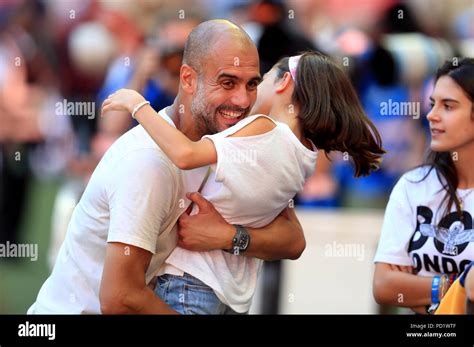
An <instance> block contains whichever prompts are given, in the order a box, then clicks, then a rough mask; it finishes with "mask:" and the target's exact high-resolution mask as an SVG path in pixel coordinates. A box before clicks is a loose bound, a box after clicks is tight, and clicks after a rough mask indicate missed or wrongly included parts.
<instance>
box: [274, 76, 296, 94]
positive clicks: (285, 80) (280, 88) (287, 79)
mask: <svg viewBox="0 0 474 347" xmlns="http://www.w3.org/2000/svg"><path fill="white" fill-rule="evenodd" d="M292 80H293V79H292V78H291V74H290V73H289V72H285V74H284V75H283V76H282V77H281V78H280V79H279V80H278V81H277V82H276V83H277V87H276V89H275V92H276V93H283V92H284V91H285V90H286V89H287V88H288V87H289V86H290V85H291V82H292Z"/></svg>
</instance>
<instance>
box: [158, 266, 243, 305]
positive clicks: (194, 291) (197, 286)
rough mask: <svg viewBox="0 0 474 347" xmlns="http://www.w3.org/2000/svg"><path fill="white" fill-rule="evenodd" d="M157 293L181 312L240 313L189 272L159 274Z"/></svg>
mask: <svg viewBox="0 0 474 347" xmlns="http://www.w3.org/2000/svg"><path fill="white" fill-rule="evenodd" d="M155 294H156V295H158V296H159V297H160V298H161V299H162V300H163V301H164V302H165V303H166V304H168V305H169V306H170V307H171V308H172V309H173V310H175V311H177V312H179V313H181V314H239V313H238V312H235V311H234V310H233V309H231V308H230V307H229V306H227V305H224V304H223V303H222V302H221V301H220V300H219V298H218V297H217V296H216V294H215V293H214V291H213V290H212V288H211V287H209V286H207V285H206V284H204V283H203V282H202V281H200V280H198V279H197V278H195V277H193V276H191V275H189V274H187V273H185V274H184V276H176V275H169V274H165V275H162V276H159V277H158V281H157V283H156V287H155Z"/></svg>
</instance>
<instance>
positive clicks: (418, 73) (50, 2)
mask: <svg viewBox="0 0 474 347" xmlns="http://www.w3.org/2000/svg"><path fill="white" fill-rule="evenodd" d="M213 18H226V19H230V20H232V21H234V22H235V23H237V24H239V25H241V26H242V27H243V28H244V29H245V30H246V31H247V32H248V34H249V35H250V36H251V38H252V39H253V40H254V42H255V43H256V45H257V47H258V50H259V55H260V63H261V73H262V74H263V73H265V72H266V71H267V70H268V69H269V68H270V67H271V66H272V65H273V64H274V63H275V62H276V61H277V60H279V58H281V57H282V56H288V55H294V54H297V53H298V52H301V51H304V50H307V49H315V50H319V51H322V52H323V53H325V54H327V55H329V56H331V57H332V58H333V59H334V60H336V61H337V62H339V63H340V64H341V66H343V67H344V68H345V69H346V71H347V72H348V74H349V75H350V76H351V79H352V81H353V83H354V85H355V87H356V89H357V92H358V94H359V97H360V99H361V102H362V104H363V106H364V108H365V110H366V112H367V114H368V115H369V117H370V118H371V119H372V120H373V121H374V122H375V124H376V126H377V127H378V129H379V130H380V133H381V135H382V139H383V143H384V147H385V149H386V150H387V151H388V154H387V155H386V156H385V159H384V161H383V164H382V167H381V169H380V170H379V171H378V172H376V173H375V174H373V175H371V176H370V177H367V178H362V179H353V178H352V173H353V171H352V168H351V166H350V162H349V161H348V158H347V157H346V156H345V155H344V153H331V154H329V155H328V156H327V157H326V156H325V155H324V154H323V155H320V156H319V158H320V159H318V166H317V170H316V174H315V175H314V177H312V178H311V179H310V180H309V181H308V182H307V184H306V186H305V189H304V191H303V192H301V194H299V196H298V197H297V201H296V202H297V204H298V205H299V206H301V207H303V206H304V207H308V208H340V207H344V208H350V207H355V208H380V209H383V208H384V207H385V204H386V201H387V199H388V196H389V194H390V191H391V189H392V187H393V185H394V184H395V182H396V180H397V179H398V178H399V177H400V175H401V174H402V173H404V172H406V171H407V170H409V169H410V168H412V167H414V166H416V165H418V164H420V163H422V161H423V155H424V152H425V149H426V146H427V143H428V142H427V140H429V134H428V126H427V122H426V119H425V117H424V116H425V115H426V113H427V111H428V108H429V101H428V97H429V95H430V92H431V88H432V83H431V77H432V75H433V73H434V72H435V70H436V68H437V67H438V66H440V65H441V64H442V62H443V61H444V60H446V59H452V57H461V56H471V57H472V56H474V2H473V0H452V1H438V0H413V1H396V0H287V1H277V0H262V1H256V0H254V1H251V0H218V1H215V0H196V1H193V0H184V1H183V0H169V1H166V0H0V173H1V174H0V243H5V242H6V241H10V242H20V241H23V242H27V239H28V237H27V236H26V235H27V233H31V232H40V231H38V229H41V228H43V229H45V228H46V231H44V232H45V233H46V234H47V235H48V237H47V238H46V240H48V241H47V242H48V245H47V247H46V248H47V249H48V250H49V254H50V258H49V260H48V261H49V266H52V264H53V263H54V256H55V250H57V248H58V247H59V246H60V244H61V241H62V238H63V235H64V233H65V231H66V227H67V223H68V221H69V217H70V215H71V213H72V210H73V208H74V206H75V204H76V203H77V202H78V200H79V199H80V196H81V194H82V191H83V189H84V187H85V185H86V184H87V181H88V178H89V177H90V175H91V174H92V172H93V170H94V168H95V166H96V165H97V163H98V161H99V160H100V159H101V157H102V155H103V154H104V153H105V151H106V150H107V148H108V147H109V146H110V145H111V144H112V143H113V142H114V141H115V140H116V139H117V138H118V137H119V136H120V135H121V134H123V133H124V132H126V131H127V130H128V129H130V128H131V127H133V126H135V125H136V124H137V123H135V121H134V120H133V119H132V118H131V117H130V116H129V115H127V114H120V113H116V114H114V115H110V116H108V117H103V118H102V117H100V105H101V103H102V101H103V100H104V99H105V98H106V97H107V96H108V95H109V94H111V93H112V92H114V91H116V90H117V89H120V88H132V89H136V90H138V91H140V92H141V93H142V94H143V95H144V96H145V98H146V99H147V100H150V102H151V104H152V106H153V107H154V108H155V109H156V110H159V109H161V108H163V107H165V106H168V105H170V104H171V103H172V101H173V99H174V97H175V95H176V93H177V90H178V84H179V70H180V64H181V58H182V52H183V47H184V43H185V40H186V38H187V36H188V34H189V32H190V31H191V30H192V29H193V27H194V26H195V25H196V24H198V23H200V22H201V21H204V20H207V19H213ZM402 103H410V104H406V105H409V106H410V108H408V106H407V108H406V109H405V111H407V110H408V111H407V112H405V113H404V112H403V110H399V111H396V110H395V109H391V110H392V112H388V113H386V112H385V113H384V112H382V110H383V107H382V106H381V105H383V104H385V105H388V107H389V111H390V105H395V104H397V105H401V104H402ZM51 182H54V184H51ZM42 187H48V188H47V189H42ZM35 194H36V195H44V194H46V195H48V196H50V197H51V198H49V200H47V201H46V200H44V199H42V198H41V197H36V198H35V196H34V195H35ZM31 201H36V203H35V204H36V206H35V205H34V204H33V206H32V202H31ZM38 209H39V210H41V215H45V220H46V222H45V223H44V226H43V227H42V226H40V224H41V223H39V222H38V221H36V222H35V221H33V222H30V224H29V227H28V226H26V225H28V223H27V222H25V221H26V220H28V218H30V219H31V218H33V217H32V216H36V215H38V213H37V212H36V214H35V212H34V211H35V210H38ZM32 211H33V212H32ZM28 228H29V229H30V231H26V229H28ZM31 230H33V231H31ZM1 261H3V260H1ZM0 281H1V275H0ZM36 289H37V288H33V292H36ZM0 291H1V289H0ZM0 294H1V292H0ZM3 305H5V303H3ZM0 312H2V302H1V299H0Z"/></svg>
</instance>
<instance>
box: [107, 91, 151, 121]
mask: <svg viewBox="0 0 474 347" xmlns="http://www.w3.org/2000/svg"><path fill="white" fill-rule="evenodd" d="M143 101H145V98H144V97H143V96H142V95H141V94H140V93H138V92H137V91H135V90H132V89H119V90H117V91H116V92H115V93H113V94H110V95H109V96H108V98H107V99H105V100H104V102H103V103H102V111H101V114H102V115H103V114H104V113H105V112H107V111H127V112H128V113H132V112H133V109H134V107H135V106H136V105H138V104H139V103H141V102H143Z"/></svg>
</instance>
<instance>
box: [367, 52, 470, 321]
mask: <svg viewBox="0 0 474 347" xmlns="http://www.w3.org/2000/svg"><path fill="white" fill-rule="evenodd" d="M430 99H431V103H432V109H431V111H430V112H429V114H428V115H427V119H428V121H429V124H430V129H431V146H430V147H431V149H430V153H429V155H428V160H427V162H426V164H425V165H422V166H421V167H418V168H416V169H414V170H412V171H410V172H408V173H406V174H405V175H404V176H402V178H401V179H400V180H399V181H398V183H397V185H396V186H395V188H394V189H393V191H392V194H391V196H390V200H389V202H388V205H387V208H386V211H385V219H384V224H383V228H382V233H381V237H380V241H379V247H378V250H377V254H376V256H375V260H374V261H375V263H376V265H375V274H374V288H373V291H374V296H375V299H376V301H377V302H378V303H380V304H385V305H393V306H401V307H409V308H411V309H413V310H414V311H415V312H418V313H427V312H428V313H432V312H434V311H435V310H436V307H437V305H438V303H439V302H440V300H441V299H442V298H443V296H444V294H445V293H446V292H447V290H448V288H449V286H450V284H451V283H452V282H453V281H454V280H455V278H456V276H457V275H458V274H460V273H462V272H463V271H464V269H465V268H466V267H467V266H468V265H469V264H470V263H471V261H472V260H474V230H473V229H474V228H473V215H474V193H473V191H474V106H473V105H474V104H473V101H474V59H472V58H464V59H457V58H454V59H453V60H452V61H448V62H446V63H445V64H444V65H443V66H442V67H441V68H440V69H439V70H438V72H437V74H436V78H435V87H434V91H433V94H432V95H431V98H430Z"/></svg>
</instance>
